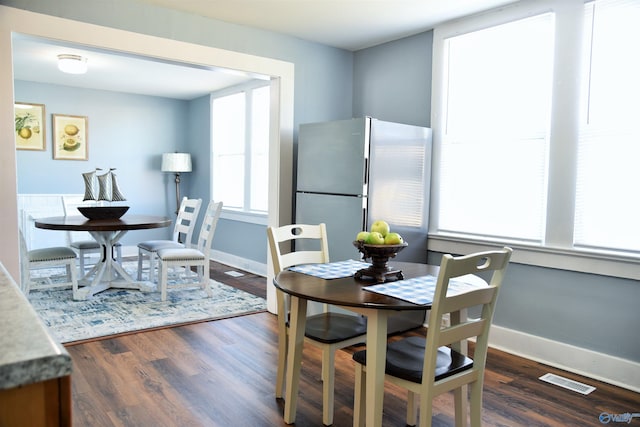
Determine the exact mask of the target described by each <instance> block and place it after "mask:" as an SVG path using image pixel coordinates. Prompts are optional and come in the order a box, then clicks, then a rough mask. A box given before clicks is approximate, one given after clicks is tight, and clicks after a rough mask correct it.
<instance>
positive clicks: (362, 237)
mask: <svg viewBox="0 0 640 427" xmlns="http://www.w3.org/2000/svg"><path fill="white" fill-rule="evenodd" d="M368 237H369V232H368V231H361V232H359V233H358V235H357V236H356V241H358V242H366V241H367V238H368Z"/></svg>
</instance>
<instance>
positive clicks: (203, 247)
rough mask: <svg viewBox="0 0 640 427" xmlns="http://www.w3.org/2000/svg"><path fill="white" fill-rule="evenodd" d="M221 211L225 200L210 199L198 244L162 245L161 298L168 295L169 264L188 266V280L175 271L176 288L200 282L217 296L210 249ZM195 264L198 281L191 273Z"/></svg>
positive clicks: (159, 257)
mask: <svg viewBox="0 0 640 427" xmlns="http://www.w3.org/2000/svg"><path fill="white" fill-rule="evenodd" d="M221 211H222V202H216V203H214V202H213V201H211V202H209V205H208V206H207V211H206V212H205V214H204V218H203V219H202V226H201V227H200V234H199V235H198V244H197V246H196V247H193V248H192V247H179V248H162V249H159V250H158V252H157V256H158V264H159V267H158V268H159V270H160V272H159V284H158V287H159V288H160V292H161V294H160V299H161V300H162V301H165V300H166V299H167V287H168V279H169V277H168V275H169V274H168V271H169V268H176V267H185V277H184V281H181V279H182V277H181V276H179V275H175V276H174V277H173V279H174V280H175V283H172V284H171V287H172V288H186V287H195V286H200V288H201V289H202V290H204V291H205V292H206V293H207V295H208V296H209V297H211V296H213V293H212V291H211V286H210V284H209V259H210V256H209V253H210V252H211V243H212V241H213V235H214V234H215V231H216V226H217V224H218V219H219V218H220V212H221ZM191 267H196V274H197V277H198V281H197V282H194V281H193V279H192V276H193V275H191V274H189V273H190V272H191Z"/></svg>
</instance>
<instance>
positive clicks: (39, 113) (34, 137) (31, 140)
mask: <svg viewBox="0 0 640 427" xmlns="http://www.w3.org/2000/svg"><path fill="white" fill-rule="evenodd" d="M44 111H45V108H44V105H43V104H29V103H26V102H16V103H15V104H14V112H15V129H16V130H15V132H16V133H15V140H16V149H18V150H38V151H43V150H44V149H45V148H46V141H47V140H46V138H45V132H44V131H45V128H46V126H45V123H44V120H45V117H46V116H45V114H44Z"/></svg>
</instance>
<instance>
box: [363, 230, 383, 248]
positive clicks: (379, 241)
mask: <svg viewBox="0 0 640 427" xmlns="http://www.w3.org/2000/svg"><path fill="white" fill-rule="evenodd" d="M365 243H367V244H369V245H384V236H383V235H382V234H380V233H379V232H377V231H372V232H370V233H369V237H368V238H367V240H366V241H365Z"/></svg>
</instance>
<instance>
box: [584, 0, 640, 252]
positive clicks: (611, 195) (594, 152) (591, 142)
mask: <svg viewBox="0 0 640 427" xmlns="http://www.w3.org/2000/svg"><path fill="white" fill-rule="evenodd" d="M639 22H640V2H639V1H637V0H636V1H610V0H609V1H598V2H593V3H590V4H588V5H586V6H585V19H584V23H585V38H584V49H583V53H584V58H585V65H584V70H585V72H584V73H583V75H584V82H583V85H582V88H583V92H582V98H581V100H582V102H581V106H582V110H581V126H580V138H579V155H578V181H577V189H576V222H575V232H574V244H575V245H578V246H589V247H598V248H605V249H623V250H631V251H640V221H638V218H640V197H638V192H637V188H636V187H637V184H638V182H640V167H638V160H639V159H640V130H639V129H640V128H639V127H638V125H637V121H638V118H639V117H640V102H639V101H638V100H639V99H640V80H639V79H638V76H640V55H638V53H637V52H638V46H637V45H638V40H640V26H639V25H638V23H639Z"/></svg>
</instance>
